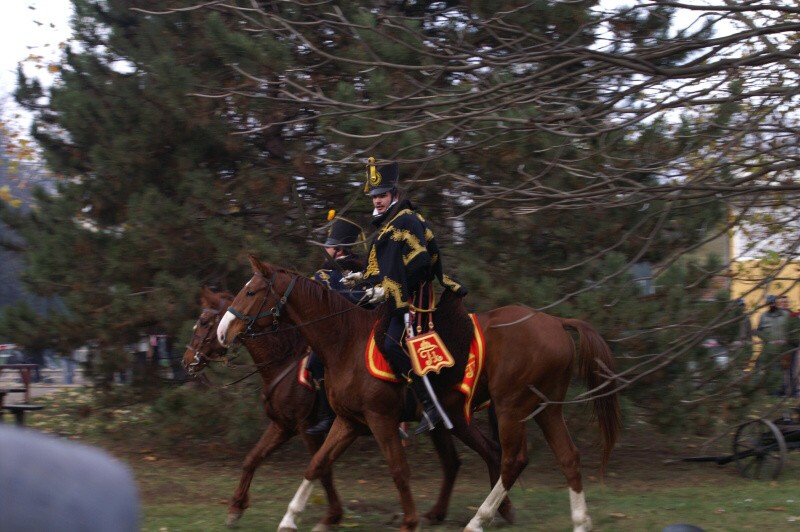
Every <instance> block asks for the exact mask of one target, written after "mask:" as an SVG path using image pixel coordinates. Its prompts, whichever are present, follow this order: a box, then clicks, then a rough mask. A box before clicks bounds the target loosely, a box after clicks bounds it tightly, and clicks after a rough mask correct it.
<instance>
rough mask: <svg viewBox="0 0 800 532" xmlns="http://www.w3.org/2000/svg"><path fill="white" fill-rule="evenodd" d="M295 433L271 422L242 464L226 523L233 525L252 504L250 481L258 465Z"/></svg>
mask: <svg viewBox="0 0 800 532" xmlns="http://www.w3.org/2000/svg"><path fill="white" fill-rule="evenodd" d="M293 435H294V433H293V432H292V431H289V430H286V429H284V428H283V427H281V426H280V425H278V424H277V423H275V422H273V423H270V425H269V427H267V430H265V431H264V434H262V435H261V438H260V439H259V440H258V443H257V444H256V446H255V447H253V448H252V449H251V450H250V452H249V453H247V458H245V460H244V464H243V465H242V476H241V478H240V479H239V485H238V486H236V491H235V492H234V493H233V497H231V504H230V506H228V517H227V519H226V521H225V524H226V525H228V526H231V525H233V524H234V523H235V522H236V521H238V520H239V519H240V518H241V517H242V514H243V513H244V511H245V509H247V507H248V506H249V505H250V495H249V493H250V483H251V482H252V481H253V475H254V474H255V472H256V469H258V466H260V465H261V462H263V461H264V459H265V458H267V457H268V456H269V455H270V454H272V452H273V451H275V449H277V448H278V447H280V446H281V445H283V444H284V443H285V442H286V441H287V440H289V439H290V438H291V437H292V436H293Z"/></svg>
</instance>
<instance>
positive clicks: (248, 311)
mask: <svg viewBox="0 0 800 532" xmlns="http://www.w3.org/2000/svg"><path fill="white" fill-rule="evenodd" d="M249 258H250V265H251V266H252V268H253V276H252V277H251V278H250V280H249V281H247V284H245V285H244V287H242V289H241V290H240V291H239V293H238V294H236V297H235V298H234V299H233V302H232V303H231V304H230V306H229V307H228V311H227V312H226V313H225V315H224V316H223V317H222V319H221V320H220V323H219V327H217V340H218V341H219V343H220V344H222V345H224V346H230V345H231V344H232V343H233V342H234V341H235V340H236V339H237V338H238V337H239V336H240V335H243V334H244V335H246V334H254V333H256V332H257V331H260V330H263V329H265V328H267V327H270V326H271V327H272V331H277V329H278V324H279V320H280V318H281V316H282V313H283V310H284V306H285V305H286V301H287V300H288V298H289V294H290V293H291V292H292V289H293V288H294V285H295V282H296V281H297V278H298V274H297V273H296V272H292V271H288V270H283V269H280V268H276V267H275V266H273V265H271V264H267V263H264V262H261V261H260V260H258V259H257V258H255V257H253V256H252V255H250V257H249Z"/></svg>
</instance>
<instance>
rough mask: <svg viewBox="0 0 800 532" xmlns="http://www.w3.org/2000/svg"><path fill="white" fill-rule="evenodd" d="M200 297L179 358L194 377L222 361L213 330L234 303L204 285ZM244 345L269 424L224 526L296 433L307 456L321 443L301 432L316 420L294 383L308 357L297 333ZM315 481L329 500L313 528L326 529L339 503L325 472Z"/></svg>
mask: <svg viewBox="0 0 800 532" xmlns="http://www.w3.org/2000/svg"><path fill="white" fill-rule="evenodd" d="M200 299H201V303H202V306H203V311H202V313H201V314H200V317H199V318H198V320H197V322H196V323H195V326H194V332H193V334H192V339H191V341H190V342H189V345H187V346H186V352H185V353H184V355H183V365H184V367H185V368H186V369H187V371H188V373H189V375H190V376H193V377H194V376H197V375H199V374H200V373H201V372H202V371H203V369H204V368H205V366H206V365H207V364H208V363H209V362H210V361H212V360H215V359H219V358H220V357H223V356H224V355H225V354H226V353H227V351H228V348H227V347H223V346H222V345H220V344H219V342H218V341H217V336H216V330H217V325H218V324H219V321H220V318H221V317H222V315H223V314H225V312H226V311H227V309H228V306H229V305H230V304H231V302H232V301H233V295H232V294H230V293H228V292H220V293H215V292H213V291H212V290H210V289H208V288H206V287H203V289H202V291H201V293H200ZM243 344H244V346H245V347H246V348H247V350H248V351H249V352H250V356H251V357H252V358H253V361H254V362H255V366H256V370H257V371H258V373H259V374H260V375H261V380H262V386H263V388H262V390H263V391H262V394H261V400H262V401H263V403H264V411H265V412H266V414H267V417H268V418H269V419H270V420H271V423H270V424H269V426H268V427H267V429H266V430H265V431H264V434H263V435H262V436H261V438H260V439H259V441H258V443H257V444H256V445H255V447H253V449H252V450H251V451H250V452H249V453H248V454H247V458H245V461H244V464H243V467H242V476H241V478H240V479H239V485H238V486H237V487H236V491H235V492H234V494H233V497H232V499H231V504H230V506H229V507H228V517H227V522H226V524H227V525H228V526H230V525H233V524H234V523H235V522H236V521H238V520H239V519H240V518H241V517H242V514H243V513H244V511H245V509H246V508H247V507H248V506H249V502H250V495H249V491H250V483H251V481H252V480H253V475H254V474H255V472H256V469H257V468H258V466H259V465H261V462H263V461H264V460H265V459H266V458H267V457H269V456H270V455H271V454H272V453H273V452H274V451H276V450H277V449H278V448H279V447H281V445H283V444H284V443H286V442H287V441H288V440H290V439H291V438H292V437H294V436H295V435H296V434H300V436H301V437H302V438H303V441H304V443H305V444H306V447H307V448H308V450H309V452H310V453H311V454H312V455H313V454H314V453H315V452H316V451H317V450H318V449H319V448H320V447H321V446H322V442H323V440H324V437H323V436H322V435H316V436H312V435H310V434H306V428H308V427H310V426H311V425H312V424H313V423H315V422H316V418H315V417H312V415H311V414H312V412H313V410H314V401H315V399H316V393H315V392H314V391H312V390H310V389H309V388H307V387H305V386H303V385H302V384H300V383H299V382H298V380H297V373H298V370H299V367H298V364H299V363H300V360H301V359H302V358H303V356H304V355H305V354H307V345H308V344H307V343H306V342H305V340H304V339H303V337H302V336H301V335H300V334H299V333H298V331H297V330H296V329H292V330H287V331H282V332H281V334H278V335H272V334H271V335H262V336H258V337H254V338H246V339H244V340H243ZM320 480H321V482H322V485H323V486H324V488H325V493H326V495H327V497H328V512H327V514H326V515H325V517H324V518H323V519H322V520H321V521H320V522H319V523H318V524H317V526H316V527H315V530H328V529H329V528H330V527H331V526H332V525H335V524H337V523H339V522H340V521H341V519H342V503H341V500H340V499H339V495H338V493H337V492H336V489H335V488H334V485H333V475H332V473H331V469H330V468H327V469H326V470H325V471H324V472H323V473H322V475H321V477H320Z"/></svg>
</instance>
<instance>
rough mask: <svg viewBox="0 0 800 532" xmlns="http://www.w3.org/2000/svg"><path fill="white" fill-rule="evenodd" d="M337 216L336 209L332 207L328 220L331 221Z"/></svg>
mask: <svg viewBox="0 0 800 532" xmlns="http://www.w3.org/2000/svg"><path fill="white" fill-rule="evenodd" d="M335 217H336V211H335V210H333V209H331V210H329V211H328V221H329V222H330V221H331V220H333V219H334V218H335Z"/></svg>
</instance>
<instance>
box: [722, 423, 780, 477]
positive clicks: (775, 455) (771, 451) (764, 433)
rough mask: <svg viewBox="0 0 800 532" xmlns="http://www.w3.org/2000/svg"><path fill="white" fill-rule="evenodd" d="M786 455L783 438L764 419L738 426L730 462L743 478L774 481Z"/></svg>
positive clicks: (776, 429)
mask: <svg viewBox="0 0 800 532" xmlns="http://www.w3.org/2000/svg"><path fill="white" fill-rule="evenodd" d="M786 453H787V450H786V440H785V439H784V437H783V434H782V433H781V431H780V430H779V429H778V427H776V426H775V424H774V423H773V422H772V421H769V420H767V419H763V418H762V419H754V420H753V421H749V422H747V423H745V424H744V425H741V426H740V427H739V428H738V429H737V430H736V435H735V436H734V438H733V458H734V460H735V461H736V469H738V470H739V473H740V474H741V475H742V476H743V477H747V478H752V479H757V480H767V479H769V480H773V479H776V478H778V475H780V473H781V469H782V468H783V464H784V462H785V461H786Z"/></svg>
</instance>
